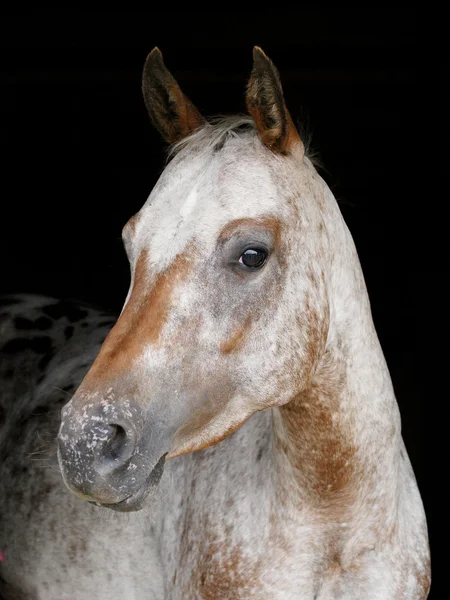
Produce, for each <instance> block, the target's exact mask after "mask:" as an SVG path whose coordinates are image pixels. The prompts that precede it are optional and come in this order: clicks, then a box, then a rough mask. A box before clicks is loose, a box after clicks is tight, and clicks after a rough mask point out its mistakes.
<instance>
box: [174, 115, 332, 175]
mask: <svg viewBox="0 0 450 600" xmlns="http://www.w3.org/2000/svg"><path fill="white" fill-rule="evenodd" d="M297 128H298V129H299V130H301V131H300V135H301V138H302V142H303V145H304V147H305V155H306V156H307V157H308V158H309V160H310V161H311V162H312V163H313V164H315V165H316V166H321V165H320V160H319V159H318V157H317V154H316V152H314V151H311V144H310V141H311V140H310V137H311V136H310V135H309V134H308V133H307V132H305V131H303V129H304V128H303V127H301V128H300V127H298V126H297ZM249 134H250V135H253V136H255V137H257V136H258V130H257V127H256V123H255V121H254V120H253V119H252V117H250V116H249V115H244V114H237V115H218V116H215V117H210V118H209V119H208V120H207V121H206V122H205V124H204V125H203V126H202V127H200V128H199V129H197V130H196V131H194V133H192V134H191V135H189V136H187V137H185V138H183V139H182V140H180V141H179V142H176V143H175V144H172V145H171V146H170V148H169V151H168V153H167V159H168V160H170V159H171V158H173V156H175V154H177V153H178V152H179V151H180V150H182V149H184V148H186V147H187V146H191V145H192V146H194V145H195V146H196V147H197V148H199V147H201V148H202V150H203V151H204V152H205V153H208V152H214V151H215V150H219V149H220V148H221V147H222V146H223V145H224V144H225V143H226V141H227V139H229V138H231V137H235V138H236V137H240V136H242V135H249Z"/></svg>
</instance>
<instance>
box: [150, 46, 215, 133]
mask: <svg viewBox="0 0 450 600" xmlns="http://www.w3.org/2000/svg"><path fill="white" fill-rule="evenodd" d="M142 93H143V95H144V102H145V106H146V107H147V110H148V114H149V115H150V120H151V122H152V123H153V125H154V126H155V127H156V129H157V130H158V131H159V133H160V134H161V135H162V137H163V138H164V139H165V140H166V142H168V143H169V144H174V143H175V142H179V141H180V140H182V139H183V138H185V137H186V136H188V135H189V134H191V133H193V132H194V131H195V130H196V129H198V128H199V127H201V126H202V125H203V124H204V123H205V119H204V118H203V117H202V115H201V114H200V113H199V112H198V110H197V109H196V108H195V106H194V105H193V104H192V102H191V101H190V100H189V98H187V97H186V96H185V95H184V94H183V92H182V91H181V88H180V86H179V85H178V83H177V82H176V80H175V78H174V77H173V75H172V74H171V73H170V72H169V71H168V69H167V67H166V65H165V64H164V61H163V57H162V54H161V51H160V50H159V48H153V50H152V51H151V52H150V54H149V55H148V56H147V60H146V61H145V65H144V71H143V73H142Z"/></svg>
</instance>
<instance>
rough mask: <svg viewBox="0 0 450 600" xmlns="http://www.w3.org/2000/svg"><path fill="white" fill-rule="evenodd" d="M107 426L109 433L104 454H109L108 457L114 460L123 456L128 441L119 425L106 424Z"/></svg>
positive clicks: (125, 433)
mask: <svg viewBox="0 0 450 600" xmlns="http://www.w3.org/2000/svg"><path fill="white" fill-rule="evenodd" d="M108 428H109V430H110V433H109V435H108V441H107V443H106V447H105V454H109V457H110V458H112V459H114V460H118V459H120V458H123V455H124V454H125V450H126V448H127V446H128V442H129V440H128V436H127V432H126V431H125V429H124V428H123V427H121V426H120V425H108Z"/></svg>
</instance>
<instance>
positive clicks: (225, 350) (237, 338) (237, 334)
mask: <svg viewBox="0 0 450 600" xmlns="http://www.w3.org/2000/svg"><path fill="white" fill-rule="evenodd" d="M251 324H252V318H251V315H248V316H247V318H246V319H245V321H244V324H243V325H242V326H241V327H238V328H237V329H236V330H235V331H234V332H233V333H232V335H231V336H230V337H229V338H228V339H227V340H224V341H223V342H221V344H220V352H221V353H222V354H230V353H232V352H236V351H237V350H239V349H240V347H241V346H242V344H243V342H244V340H245V336H246V335H247V333H248V330H249V329H250V327H251Z"/></svg>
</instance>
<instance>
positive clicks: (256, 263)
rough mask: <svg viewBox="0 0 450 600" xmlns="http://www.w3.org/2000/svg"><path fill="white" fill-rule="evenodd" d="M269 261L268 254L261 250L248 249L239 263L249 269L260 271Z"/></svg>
mask: <svg viewBox="0 0 450 600" xmlns="http://www.w3.org/2000/svg"><path fill="white" fill-rule="evenodd" d="M266 259H267V252H266V251H265V250H262V249H261V248H248V249H247V250H246V251H245V252H243V253H242V254H241V256H240V257H239V262H240V263H242V264H243V265H245V266H246V267H248V268H249V269H260V268H261V267H262V266H263V265H264V263H265V262H266Z"/></svg>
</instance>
